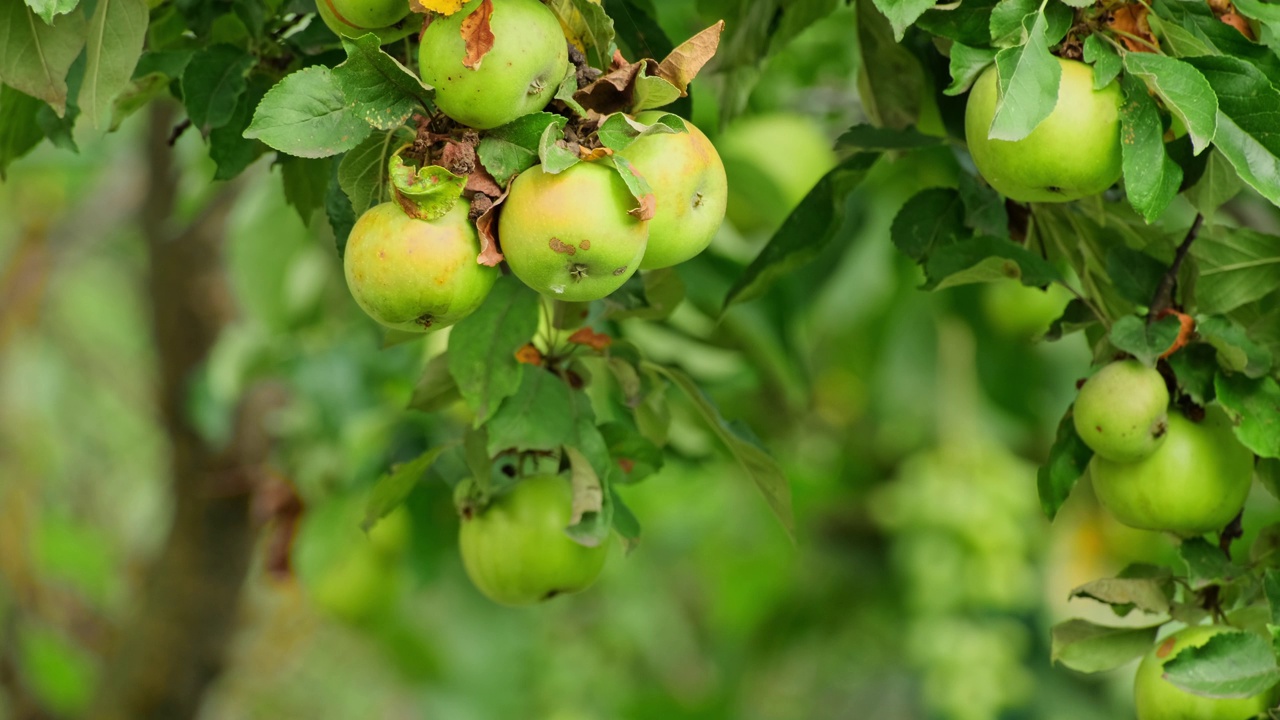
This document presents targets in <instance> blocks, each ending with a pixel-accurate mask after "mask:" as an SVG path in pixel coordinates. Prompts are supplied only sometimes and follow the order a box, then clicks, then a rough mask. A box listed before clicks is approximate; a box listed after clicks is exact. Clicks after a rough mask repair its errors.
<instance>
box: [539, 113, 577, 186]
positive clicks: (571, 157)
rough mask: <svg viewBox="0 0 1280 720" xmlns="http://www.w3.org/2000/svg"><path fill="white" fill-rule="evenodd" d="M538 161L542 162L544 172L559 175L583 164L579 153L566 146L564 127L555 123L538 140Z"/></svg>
mask: <svg viewBox="0 0 1280 720" xmlns="http://www.w3.org/2000/svg"><path fill="white" fill-rule="evenodd" d="M538 159H539V160H540V161H541V162H542V171H543V172H548V173H551V174H552V175H558V174H559V173H562V172H564V171H565V170H568V169H569V168H571V167H573V166H574V165H577V164H578V163H580V162H582V159H581V158H579V157H578V153H576V152H574V151H573V150H571V149H569V148H568V147H566V146H565V144H564V128H563V126H561V125H559V124H556V123H553V124H551V125H548V126H547V127H546V128H545V129H544V130H543V131H542V137H541V138H540V139H539V140H538Z"/></svg>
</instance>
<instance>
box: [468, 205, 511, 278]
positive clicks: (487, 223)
mask: <svg viewBox="0 0 1280 720" xmlns="http://www.w3.org/2000/svg"><path fill="white" fill-rule="evenodd" d="M510 189H511V186H510V185H508V186H507V190H508V192H509V191H510ZM506 199H507V193H505V192H504V193H502V194H501V195H499V196H498V198H497V199H496V200H494V201H493V205H490V206H489V209H488V210H485V211H484V214H483V215H481V216H480V217H479V218H477V219H476V232H477V233H478V234H479V235H480V254H479V255H477V256H476V262H478V263H480V264H481V265H488V266H489V267H497V265H498V263H500V262H502V259H503V258H502V251H501V250H499V249H498V235H497V229H496V228H495V227H494V223H496V222H497V220H498V206H500V205H502V201H503V200H506Z"/></svg>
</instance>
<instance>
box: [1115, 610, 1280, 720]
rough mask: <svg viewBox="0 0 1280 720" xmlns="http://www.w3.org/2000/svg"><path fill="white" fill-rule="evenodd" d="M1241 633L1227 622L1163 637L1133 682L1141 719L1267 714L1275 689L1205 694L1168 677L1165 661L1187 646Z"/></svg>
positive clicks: (1236, 718)
mask: <svg viewBox="0 0 1280 720" xmlns="http://www.w3.org/2000/svg"><path fill="white" fill-rule="evenodd" d="M1231 632H1241V631H1239V630H1236V629H1235V628H1232V627H1227V626H1224V625H1196V626H1192V627H1188V628H1185V629H1183V630H1179V631H1178V632H1176V633H1174V634H1172V635H1170V636H1168V637H1166V638H1164V639H1163V640H1162V641H1160V643H1158V644H1157V645H1156V646H1155V647H1154V648H1152V649H1151V651H1150V652H1148V653H1147V654H1146V656H1144V657H1143V658H1142V662H1141V663H1140V664H1139V665H1138V674H1137V675H1136V676H1135V677H1134V681H1133V700H1134V704H1135V705H1137V710H1138V720H1249V719H1250V718H1253V717H1256V716H1259V715H1265V714H1266V711H1267V709H1268V708H1269V707H1271V700H1272V698H1273V697H1274V695H1275V693H1274V690H1271V691H1267V692H1264V693H1260V694H1258V695H1254V696H1253V697H1249V698H1232V699H1218V698H1208V697H1202V696H1200V695H1195V694H1192V693H1189V692H1187V691H1186V690H1183V689H1182V688H1180V687H1178V686H1177V685H1174V684H1173V683H1171V682H1169V681H1168V680H1165V679H1164V677H1163V675H1164V664H1165V663H1167V662H1169V661H1170V660H1172V659H1173V658H1175V657H1177V655H1178V653H1180V652H1182V651H1183V650H1185V649H1187V648H1197V647H1201V646H1203V645H1204V644H1205V643H1207V642H1209V639H1210V638H1212V637H1213V636H1215V635H1220V634H1222V633H1231Z"/></svg>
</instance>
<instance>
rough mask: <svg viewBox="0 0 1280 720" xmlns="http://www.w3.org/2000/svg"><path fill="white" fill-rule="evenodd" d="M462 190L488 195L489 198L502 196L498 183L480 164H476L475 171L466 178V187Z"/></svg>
mask: <svg viewBox="0 0 1280 720" xmlns="http://www.w3.org/2000/svg"><path fill="white" fill-rule="evenodd" d="M463 189H464V190H468V191H470V192H475V193H480V194H482V195H488V196H489V197H491V198H496V197H500V196H501V195H502V188H501V187H500V186H499V185H498V181H497V180H495V179H494V177H493V176H492V175H490V174H489V171H488V170H486V169H485V168H484V165H481V164H480V163H476V167H475V169H474V170H472V171H471V174H470V175H468V176H467V186H466V187H465V188H463Z"/></svg>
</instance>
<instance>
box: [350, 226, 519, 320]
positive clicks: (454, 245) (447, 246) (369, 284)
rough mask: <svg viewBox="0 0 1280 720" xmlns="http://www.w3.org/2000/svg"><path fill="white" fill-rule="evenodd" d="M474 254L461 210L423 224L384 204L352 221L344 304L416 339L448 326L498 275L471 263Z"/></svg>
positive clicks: (475, 239)
mask: <svg viewBox="0 0 1280 720" xmlns="http://www.w3.org/2000/svg"><path fill="white" fill-rule="evenodd" d="M479 253H480V239H479V236H478V235H477V234H476V229H475V225H474V224H473V223H472V222H471V219H470V218H469V217H467V204H466V203H464V202H459V203H458V204H457V205H455V206H454V207H453V209H452V210H450V211H449V212H448V213H446V214H445V215H444V216H443V217H441V218H439V219H437V220H430V221H428V220H418V219H415V218H411V217H409V216H408V215H406V214H405V212H404V211H403V210H401V209H400V206H399V205H397V204H395V203H390V202H387V203H382V204H381V205H378V206H376V207H372V208H370V209H369V210H367V211H365V213H364V214H363V215H361V216H360V219H359V220H357V221H356V224H355V227H353V228H352V229H351V235H350V236H349V237H348V239H347V249H346V255H345V257H344V260H343V268H344V270H345V273H346V277H347V287H348V288H349V289H350V290H351V295H352V297H354V298H355V300H356V303H357V304H358V305H360V307H361V309H363V310H364V311H365V312H366V313H368V314H369V316H370V317H372V318H373V319H374V320H377V321H378V322H380V323H382V324H383V325H386V326H387V327H390V328H395V329H397V330H406V331H410V332H413V331H417V332H424V331H427V330H436V329H439V328H442V327H448V326H449V325H452V324H454V323H456V322H458V321H459V320H461V319H462V318H464V317H466V316H467V315H470V314H471V313H473V312H475V310H476V308H478V307H480V304H481V303H483V302H484V299H485V297H486V296H487V295H488V294H489V290H490V289H491V288H492V287H493V283H494V282H495V281H496V280H497V279H498V269H497V268H496V267H488V266H485V265H481V264H480V263H478V262H476V256H477V255H478V254H479Z"/></svg>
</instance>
